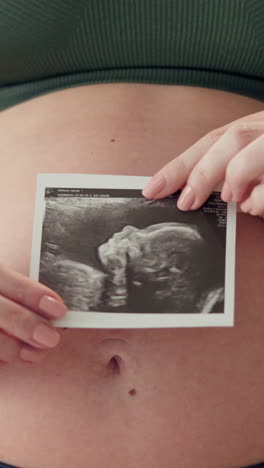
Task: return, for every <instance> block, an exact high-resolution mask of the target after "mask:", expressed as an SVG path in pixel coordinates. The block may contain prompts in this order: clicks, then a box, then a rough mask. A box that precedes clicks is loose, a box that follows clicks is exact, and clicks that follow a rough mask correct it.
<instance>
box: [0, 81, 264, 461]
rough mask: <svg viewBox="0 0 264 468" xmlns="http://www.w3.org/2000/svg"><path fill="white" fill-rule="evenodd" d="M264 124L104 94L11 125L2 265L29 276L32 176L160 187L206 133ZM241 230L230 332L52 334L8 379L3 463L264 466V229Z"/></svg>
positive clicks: (169, 93)
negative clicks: (53, 340)
mask: <svg viewBox="0 0 264 468" xmlns="http://www.w3.org/2000/svg"><path fill="white" fill-rule="evenodd" d="M261 110H263V103H261V102H258V101H256V100H253V99H249V98H246V97H243V96H238V95H234V94H231V93H227V92H223V91H217V90H207V89H201V88H192V87H182V86H173V87H172V86H154V85H141V84H110V85H97V86H83V87H80V88H75V89H69V90H63V91H60V92H56V93H51V94H49V95H46V96H43V97H40V98H37V99H34V100H32V101H29V102H27V103H24V104H21V105H19V106H16V107H14V108H11V109H9V110H7V111H5V112H3V113H2V115H1V116H0V142H1V162H2V165H1V168H2V170H1V173H0V194H1V196H0V212H1V230H0V262H1V264H3V265H6V266H8V267H9V268H11V269H14V270H16V271H17V272H19V273H21V274H23V275H28V273H29V259H30V249H31V233H32V221H33V211H34V197H35V186H36V174H37V173H39V172H45V173H49V172H52V173H62V172H65V173H67V172H72V173H97V174H100V173H104V174H131V175H153V174H154V173H155V172H156V171H158V170H159V169H160V168H161V167H162V166H164V165H165V164H166V163H168V162H169V161H170V160H171V159H172V158H175V157H176V156H177V155H180V154H181V153H182V152H183V151H184V150H186V149H187V148H188V147H189V146H191V145H192V144H193V143H194V142H195V141H197V140H198V139H199V138H201V137H202V136H203V135H205V134H206V133H208V132H210V131H212V130H214V129H215V128H218V127H220V126H223V125H225V124H228V123H229V122H231V121H233V120H236V119H238V118H240V117H243V116H246V115H249V114H253V113H255V112H259V111H261ZM238 218H239V219H238V239H237V269H236V325H235V327H234V328H227V329H224V328H221V329H213V328H212V329H206V328H204V329H172V330H168V329H164V330H76V329H73V330H65V331H63V330H61V329H58V330H57V331H59V333H60V334H61V341H60V343H59V344H58V346H57V347H55V348H54V349H51V350H48V352H45V355H46V357H45V359H44V360H42V361H41V362H39V363H37V364H31V363H28V362H23V361H22V360H21V359H20V358H17V359H15V360H14V362H13V363H12V364H9V365H5V366H3V367H1V368H0V378H1V395H0V414H1V428H0V460H1V461H4V462H6V463H10V464H14V465H17V466H20V467H23V468H24V467H27V468H36V467H38V468H46V467H47V466H52V467H53V468H62V467H63V466H65V465H67V464H69V465H71V464H72V466H74V467H76V468H86V467H87V466H91V467H92V468H101V467H102V466H105V465H106V464H107V465H108V466H109V468H123V467H124V466H126V467H127V468H171V467H172V466H173V467H177V468H240V467H242V466H246V465H249V464H253V463H257V462H260V461H263V460H264V446H263V430H264V408H263V394H264V364H263V355H264V340H263V330H264V314H263V305H264V298H263V277H264V276H263V274H264V244H263V229H264V224H263V220H261V219H260V218H256V217H251V216H249V215H242V214H241V215H239V216H238ZM113 356H119V357H118V358H117V359H114V360H113V359H112V358H113ZM14 441H15V442H14Z"/></svg>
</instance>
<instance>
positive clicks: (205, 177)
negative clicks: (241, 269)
mask: <svg viewBox="0 0 264 468" xmlns="http://www.w3.org/2000/svg"><path fill="white" fill-rule="evenodd" d="M216 112H217V109H216ZM221 182H224V185H223V189H222V193H221V196H222V199H223V200H224V201H225V202H229V201H234V202H238V203H241V205H240V208H241V210H242V211H243V212H245V213H250V214H252V215H255V216H260V217H263V218H264V112H258V113H256V114H252V115H249V116H246V117H243V118H241V119H238V120H236V121H234V122H232V123H230V124H228V125H225V126H224V127H220V128H217V129H216V130H213V131H212V132H210V133H208V134H207V135H205V136H204V137H203V138H201V139H200V140H198V141H197V142H196V143H195V144H194V145H193V146H191V147H190V148H188V149H187V150H186V151H185V152H184V153H182V154H181V155H180V156H178V157H176V158H175V159H173V160H172V161H170V162H169V163H168V164H167V165H166V166H164V167H163V168H162V169H161V170H160V171H159V172H158V173H157V174H156V175H155V176H154V177H153V178H152V179H151V180H150V181H149V183H148V184H147V186H146V187H145V189H144V190H143V195H144V196H145V197H147V198H163V197H166V196H168V195H171V194H172V193H174V192H176V191H177V190H179V189H182V193H181V196H180V198H179V199H178V208H180V209H181V210H184V211H187V210H195V209H197V208H199V207H200V206H201V205H202V204H203V203H204V202H205V201H206V200H207V198H208V197H209V195H210V194H211V192H212V191H213V190H214V189H215V188H216V186H217V185H218V184H219V183H221Z"/></svg>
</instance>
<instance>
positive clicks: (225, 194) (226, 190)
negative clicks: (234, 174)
mask: <svg viewBox="0 0 264 468" xmlns="http://www.w3.org/2000/svg"><path fill="white" fill-rule="evenodd" d="M221 198H222V200H223V201H224V202H226V203H227V202H230V201H231V200H232V198H233V194H232V190H231V188H230V186H229V184H228V183H227V182H225V183H224V186H223V188H222V192H221Z"/></svg>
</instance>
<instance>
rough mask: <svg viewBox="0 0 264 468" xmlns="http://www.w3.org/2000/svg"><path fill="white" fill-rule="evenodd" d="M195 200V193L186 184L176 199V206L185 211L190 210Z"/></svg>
mask: <svg viewBox="0 0 264 468" xmlns="http://www.w3.org/2000/svg"><path fill="white" fill-rule="evenodd" d="M194 201H195V194H194V191H193V189H192V187H190V186H189V185H186V187H185V188H184V190H183V191H182V193H181V196H180V198H179V200H178V203H177V206H178V208H180V210H182V211H187V210H190V209H191V208H192V206H193V204H194Z"/></svg>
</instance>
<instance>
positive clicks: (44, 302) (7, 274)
mask: <svg viewBox="0 0 264 468" xmlns="http://www.w3.org/2000/svg"><path fill="white" fill-rule="evenodd" d="M0 278H1V283H0V294H2V295H3V296H5V297H7V298H8V299H10V300H12V301H15V302H17V303H18V304H21V305H23V306H24V307H26V308H29V309H32V310H33V311H34V312H36V313H38V314H40V315H44V316H45V317H50V318H61V317H63V316H64V315H65V314H66V311H67V307H66V305H65V304H64V303H63V301H62V299H61V297H60V296H59V295H58V294H56V293H55V292H54V291H52V290H51V289H49V288H48V287H47V286H45V285H44V284H41V283H38V282H37V281H33V280H31V279H29V278H27V277H26V276H23V275H21V274H20V273H17V272H15V271H13V270H10V269H9V268H6V267H5V266H3V265H1V264H0Z"/></svg>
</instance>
